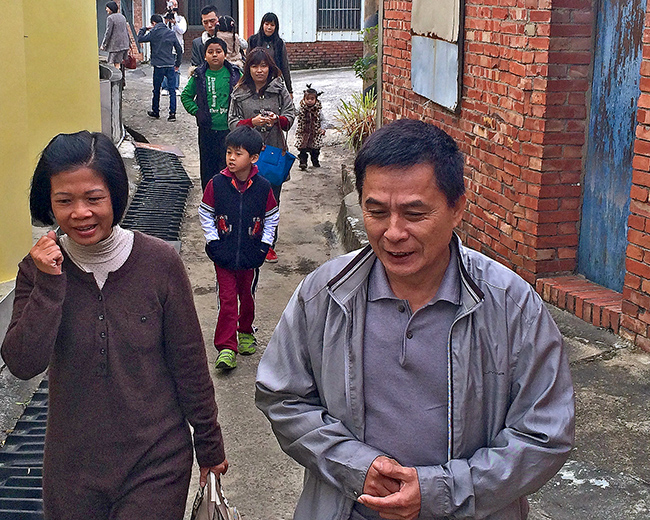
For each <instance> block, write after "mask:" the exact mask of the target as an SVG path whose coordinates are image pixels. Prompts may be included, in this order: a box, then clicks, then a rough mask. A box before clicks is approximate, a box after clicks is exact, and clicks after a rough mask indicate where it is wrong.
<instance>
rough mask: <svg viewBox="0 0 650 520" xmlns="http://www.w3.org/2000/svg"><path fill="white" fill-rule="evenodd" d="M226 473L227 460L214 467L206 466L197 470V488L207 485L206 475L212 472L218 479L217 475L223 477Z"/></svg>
mask: <svg viewBox="0 0 650 520" xmlns="http://www.w3.org/2000/svg"><path fill="white" fill-rule="evenodd" d="M226 471H228V460H227V459H224V461H223V462H222V463H221V464H218V465H216V466H206V467H203V468H199V486H201V487H203V486H205V485H206V484H207V482H208V473H210V472H212V473H214V474H215V475H216V476H217V477H219V475H225V474H226Z"/></svg>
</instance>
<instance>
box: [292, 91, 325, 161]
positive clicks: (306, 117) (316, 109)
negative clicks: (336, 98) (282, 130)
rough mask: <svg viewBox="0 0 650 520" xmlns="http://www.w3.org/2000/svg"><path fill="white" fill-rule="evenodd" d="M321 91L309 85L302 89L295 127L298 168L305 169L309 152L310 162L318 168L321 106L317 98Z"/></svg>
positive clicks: (320, 144)
mask: <svg viewBox="0 0 650 520" xmlns="http://www.w3.org/2000/svg"><path fill="white" fill-rule="evenodd" d="M321 94H322V92H317V91H316V89H314V88H312V87H311V85H309V84H308V85H307V88H306V89H305V90H304V91H303V97H302V100H301V101H300V108H299V109H298V128H296V147H297V148H298V151H299V153H298V160H299V161H300V169H301V170H306V169H307V154H308V153H310V154H311V163H312V164H313V165H314V167H316V168H320V162H319V160H318V156H319V155H320V149H321V146H323V135H325V130H323V128H322V119H323V115H322V110H323V106H322V105H321V102H320V101H319V99H318V96H320V95H321Z"/></svg>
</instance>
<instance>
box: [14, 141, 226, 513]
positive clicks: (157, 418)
mask: <svg viewBox="0 0 650 520" xmlns="http://www.w3.org/2000/svg"><path fill="white" fill-rule="evenodd" d="M127 196H128V182H127V176H126V171H125V168H124V164H123V162H122V159H121V157H120V155H119V153H118V151H117V149H116V148H115V146H114V145H113V144H112V142H111V141H110V139H108V138H107V137H106V136H104V135H103V134H99V133H93V134H91V133H89V132H79V133H76V134H67V135H66V134H60V135H58V136H57V137H55V138H54V139H52V141H51V142H50V143H49V144H48V145H47V147H46V148H45V150H43V153H42V155H41V158H40V160H39V162H38V165H37V167H36V170H35V172H34V177H33V179H32V187H31V192H30V208H31V213H32V216H33V217H34V218H36V219H37V220H40V221H42V222H44V223H46V224H53V223H54V221H56V223H57V224H58V225H59V227H60V229H61V231H62V232H63V233H64V234H63V236H61V237H57V236H56V235H55V233H54V232H53V231H50V232H49V233H47V234H46V235H45V236H43V237H41V239H40V240H39V241H38V242H37V243H36V245H35V246H34V247H33V248H32V250H31V251H30V253H29V255H27V256H26V257H25V258H24V259H23V261H22V262H21V263H20V265H19V271H18V276H17V278H16V293H15V301H14V309H13V316H12V319H11V323H10V325H9V329H8V331H7V335H6V338H5V340H4V343H3V345H2V357H3V359H4V360H5V362H6V363H7V366H8V367H9V369H10V370H11V372H12V373H14V374H15V375H16V376H17V377H19V378H22V379H29V378H32V377H34V376H36V375H38V374H40V373H41V372H43V371H44V370H45V369H46V368H48V366H49V389H50V390H49V394H50V395H49V413H48V424H47V432H46V439H45V456H44V465H43V502H44V512H45V518H46V519H48V520H51V519H57V520H58V519H61V520H63V519H65V520H71V519H73V520H74V519H79V520H81V519H84V520H86V519H88V518H93V519H109V518H110V519H111V520H113V519H116V520H117V519H120V520H122V519H124V520H126V519H133V518H138V519H149V518H151V519H161V518H164V519H169V520H180V519H182V517H183V512H184V509H185V501H186V497H187V491H188V486H189V481H190V475H191V468H192V437H191V435H190V429H189V427H188V423H189V424H190V425H192V428H193V430H194V449H195V452H196V458H197V461H198V464H199V466H200V468H201V479H200V480H201V482H202V483H204V482H205V481H206V478H207V474H208V472H209V471H213V472H214V473H216V474H217V475H219V474H222V473H225V472H226V470H227V468H228V461H227V460H226V458H225V452H224V447H223V440H222V437H221V428H220V426H219V423H218V422H217V406H216V403H215V399H214V388H213V385H212V380H211V378H210V374H209V372H208V366H207V359H206V353H205V346H204V343H203V337H202V334H201V329H200V326H199V322H198V318H197V315H196V310H195V308H194V302H193V299H192V291H191V286H190V282H189V279H188V277H187V274H186V272H185V268H184V266H183V264H182V262H181V259H180V257H179V256H178V254H177V253H176V252H175V251H174V249H173V248H172V247H171V246H170V245H168V244H166V243H165V242H163V241H161V240H158V239H156V238H153V237H150V236H147V235H144V234H142V233H139V232H131V231H128V230H125V229H122V228H121V227H120V226H118V225H117V223H118V222H119V221H120V219H121V217H122V215H123V213H124V210H125V207H126V204H127Z"/></svg>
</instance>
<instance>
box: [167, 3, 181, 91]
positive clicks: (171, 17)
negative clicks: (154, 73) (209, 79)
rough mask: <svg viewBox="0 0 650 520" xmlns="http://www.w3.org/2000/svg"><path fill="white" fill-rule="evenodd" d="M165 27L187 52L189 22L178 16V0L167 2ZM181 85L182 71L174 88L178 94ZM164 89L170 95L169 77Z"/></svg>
mask: <svg viewBox="0 0 650 520" xmlns="http://www.w3.org/2000/svg"><path fill="white" fill-rule="evenodd" d="M164 21H165V25H166V26H167V28H168V29H170V30H171V31H172V32H173V33H174V34H175V35H176V38H177V39H178V43H180V44H181V49H183V52H185V38H184V37H183V35H184V34H185V32H186V31H187V20H185V17H184V16H182V15H180V14H178V2H177V1H176V0H167V12H166V13H165V19H164ZM180 85H181V71H180V70H177V71H176V83H175V84H174V88H175V89H176V91H177V92H178V89H179V87H180ZM162 89H163V90H164V91H166V92H167V93H169V86H168V84H167V77H166V76H165V77H164V78H163V83H162Z"/></svg>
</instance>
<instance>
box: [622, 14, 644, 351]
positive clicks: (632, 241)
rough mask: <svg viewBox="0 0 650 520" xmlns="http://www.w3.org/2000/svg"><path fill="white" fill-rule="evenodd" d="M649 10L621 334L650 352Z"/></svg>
mask: <svg viewBox="0 0 650 520" xmlns="http://www.w3.org/2000/svg"><path fill="white" fill-rule="evenodd" d="M649 8H650V5H648V7H646V19H645V30H644V32H643V62H642V64H641V96H640V97H639V103H638V111H637V127H636V142H635V146H634V159H633V162H632V167H633V174H632V190H631V193H630V197H631V200H630V217H629V219H628V235H627V239H628V246H627V258H626V262H625V267H626V274H625V284H624V287H623V307H622V311H623V316H622V317H621V326H620V329H619V334H621V336H623V337H625V338H627V339H629V340H630V341H633V342H634V343H635V344H637V345H639V346H641V347H642V348H643V349H644V350H646V351H648V352H650V198H649V193H650V173H649V172H650V14H648V9H649Z"/></svg>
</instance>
